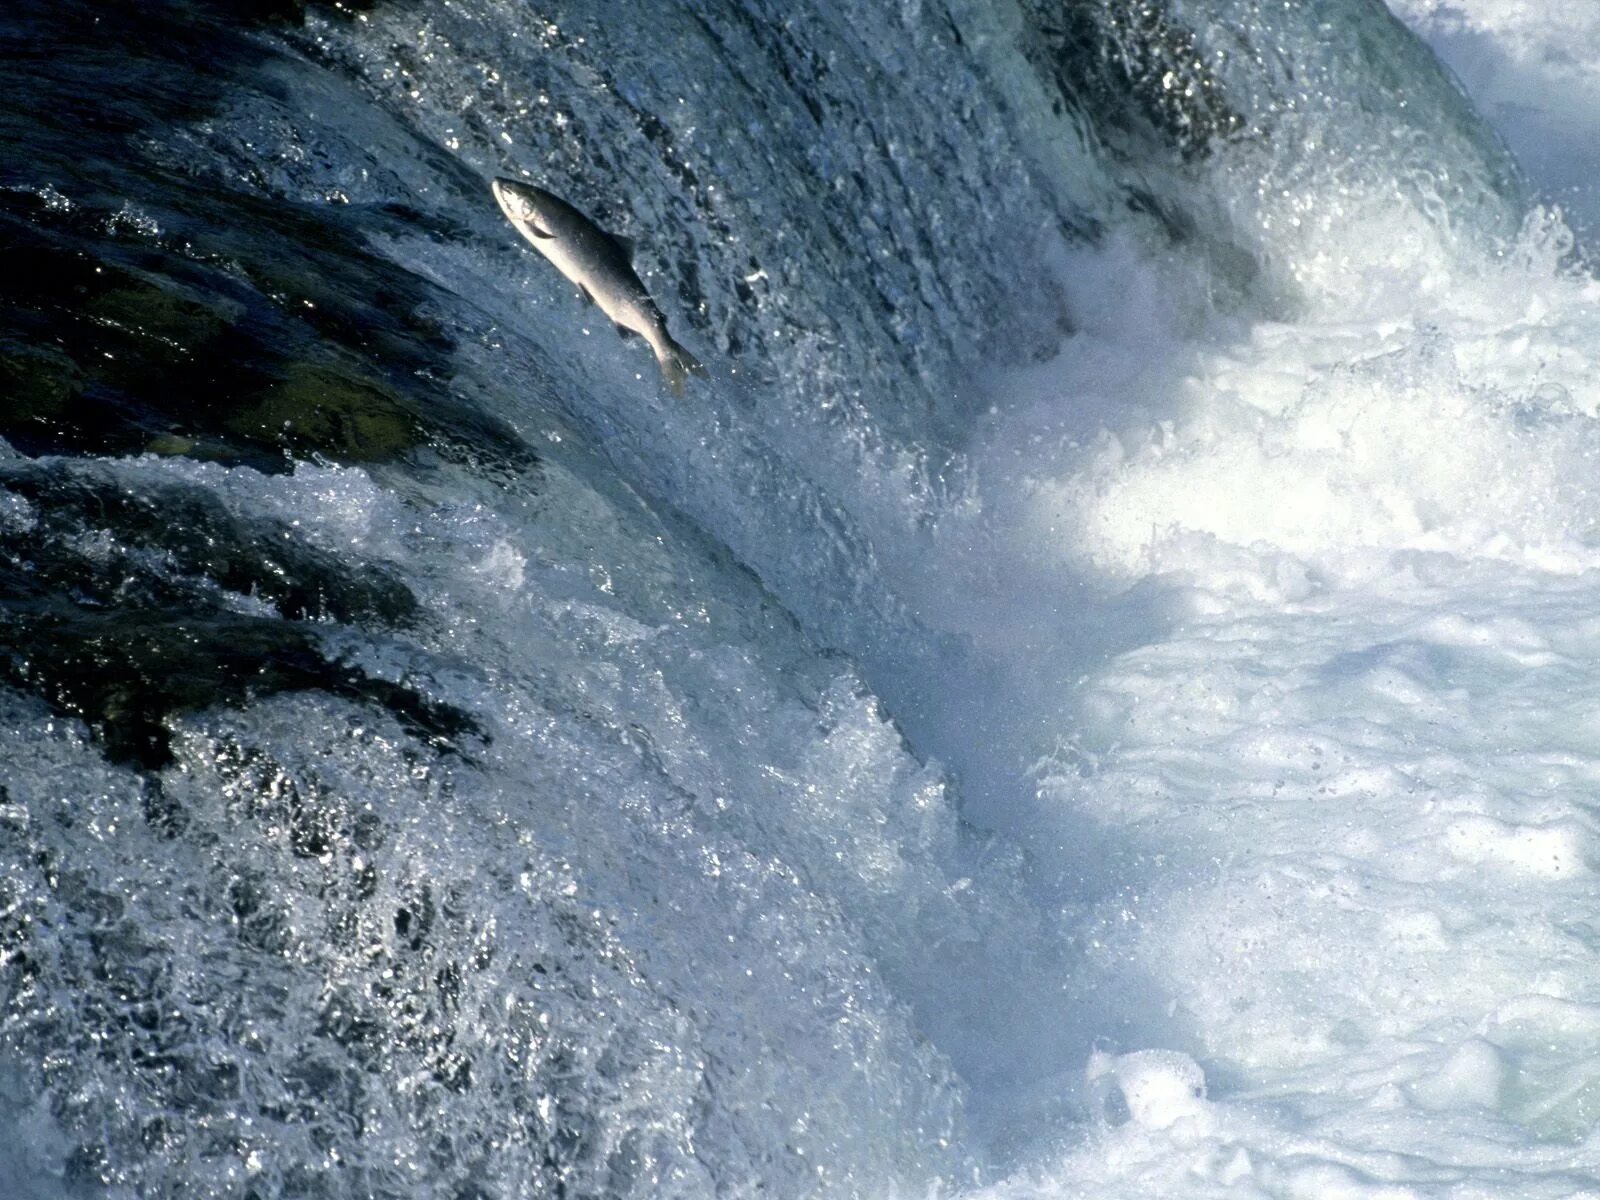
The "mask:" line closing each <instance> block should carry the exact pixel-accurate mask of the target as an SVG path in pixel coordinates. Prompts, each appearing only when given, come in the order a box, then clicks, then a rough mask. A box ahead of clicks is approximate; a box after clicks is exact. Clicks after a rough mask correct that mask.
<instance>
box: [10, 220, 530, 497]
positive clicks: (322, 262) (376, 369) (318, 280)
mask: <svg viewBox="0 0 1600 1200" xmlns="http://www.w3.org/2000/svg"><path fill="white" fill-rule="evenodd" d="M207 215H210V216H212V217H214V218H215V220H216V222H217V224H215V225H212V224H210V223H208V222H203V221H199V220H198V219H199V218H203V217H205V216H207ZM183 220H184V221H187V222H191V223H195V227H194V228H191V229H185V230H184V231H183V232H182V234H181V235H179V234H177V233H174V234H173V235H172V236H171V237H170V238H169V239H167V241H170V242H171V243H173V244H172V245H167V244H165V243H164V242H162V241H159V240H158V241H157V242H155V243H153V244H152V243H149V242H139V241H135V242H133V243H132V244H128V243H127V242H126V241H123V240H118V239H117V238H115V237H108V236H107V235H106V229H105V214H104V213H103V212H102V213H99V214H94V219H86V214H85V213H84V212H83V211H82V210H75V211H72V212H68V213H55V212H51V211H48V210H47V209H46V208H45V207H43V205H42V202H41V201H39V199H38V197H36V196H33V195H32V194H31V193H10V194H6V193H0V252H3V253H4V254H5V256H6V259H7V262H8V264H9V269H8V270H7V272H6V273H5V274H4V276H0V387H4V388H5V391H6V393H7V395H8V396H9V397H10V398H12V399H11V402H10V403H7V404H5V405H0V437H4V438H5V439H6V440H7V441H8V442H10V443H11V444H12V445H13V446H14V447H15V448H16V449H18V450H20V451H21V452H23V453H24V454H29V455H42V454H129V453H140V452H144V451H146V450H152V449H153V450H155V451H156V452H159V453H193V454H195V455H196V456H197V457H203V458H207V459H211V460H216V461H222V462H228V463H235V464H244V465H249V466H254V467H256V468H258V469H261V470H267V471H275V470H283V469H285V468H286V467H287V466H289V465H290V463H291V462H292V461H293V460H295V459H302V458H311V457H320V458H324V459H327V460H330V461H333V462H345V463H369V462H376V461H385V460H392V459H397V458H401V457H403V456H405V455H406V454H408V453H409V452H411V451H414V450H416V449H418V448H420V447H424V446H426V447H429V448H431V449H433V450H436V451H437V452H439V453H440V454H441V455H443V456H444V457H446V458H451V459H455V460H458V461H459V460H463V459H470V460H472V461H480V460H487V461H488V462H490V463H492V464H499V465H502V466H504V467H507V468H509V469H526V468H529V467H531V466H533V465H535V463H536V461H537V459H536V456H535V455H534V454H533V453H532V451H531V450H529V449H528V448H527V447H526V446H524V445H523V443H522V442H521V441H520V439H518V438H517V436H516V435H515V434H514V433H513V432H512V431H511V430H509V429H508V428H507V427H506V426H505V425H504V424H503V423H501V422H500V421H498V420H496V419H495V418H493V417H490V416H488V415H486V414H484V413H482V412H479V411H478V410H477V409H475V408H474V407H473V406H472V405H470V404H469V403H467V402H465V401H464V400H463V399H462V398H460V397H459V396H457V395H455V394H454V392H452V391H451V389H450V387H449V385H448V382H447V379H448V368H447V366H446V363H447V360H448V354H449V352H450V350H451V348H452V347H451V343H450V341H449V339H448V337H447V336H446V335H445V334H444V332H443V331H442V330H441V329H440V328H439V327H438V326H437V325H436V324H434V323H432V322H430V321H429V320H428V319H427V318H426V317H425V316H423V315H420V310H422V309H424V308H425V307H426V304H425V292H426V288H425V286H424V285H423V284H421V282H420V281H410V280H405V279H397V278H395V277H394V274H395V273H393V272H391V273H388V274H384V273H382V272H380V270H379V269H378V268H377V267H376V266H374V265H373V264H372V263H371V262H369V261H367V259H366V256H364V255H362V254H361V253H359V251H358V248H357V246H356V244H355V242H354V241H353V240H352V239H351V238H349V237H347V236H344V235H341V234H337V233H335V232H334V231H332V230H330V229H329V228H328V227H327V225H326V224H325V223H324V222H322V221H321V220H318V219H314V218H313V217H312V216H310V215H308V214H306V213H304V212H302V211H299V209H298V208H297V207H296V206H294V205H290V204H276V205H274V204H266V203H263V202H262V201H261V200H260V198H259V197H255V198H248V199H244V198H241V199H240V200H239V201H238V202H237V206H236V208H235V209H233V210H231V211H228V212H223V211H221V210H219V209H218V205H217V201H216V198H215V196H206V197H204V198H202V197H200V196H198V195H197V197H196V200H195V203H194V205H193V206H192V208H191V209H190V210H189V211H188V212H187V213H186V214H185V216H184V217H183ZM228 221H248V222H250V223H251V224H252V227H253V228H252V236H251V237H250V238H245V237H243V236H240V235H239V234H237V233H235V232H230V231H229V230H228V229H227V227H226V222H228ZM274 228H276V229H278V230H279V231H280V232H281V236H279V237H277V238H274V239H270V240H271V241H272V242H273V243H274V244H278V245H282V246H286V247H292V249H288V250H285V251H284V252H283V253H281V254H278V255H275V256H271V257H268V256H265V255H262V254H261V253H260V250H259V247H260V246H261V245H262V239H261V234H262V231H263V229H268V230H271V229H274ZM351 297H364V298H365V299H351Z"/></svg>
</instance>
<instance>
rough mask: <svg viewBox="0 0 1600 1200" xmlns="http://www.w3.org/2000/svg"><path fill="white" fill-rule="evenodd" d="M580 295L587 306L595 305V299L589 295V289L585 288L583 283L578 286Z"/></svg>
mask: <svg viewBox="0 0 1600 1200" xmlns="http://www.w3.org/2000/svg"><path fill="white" fill-rule="evenodd" d="M578 295H580V296H582V297H583V302H584V303H585V304H593V303H594V297H593V296H591V295H590V294H589V289H588V288H586V287H584V286H583V284H581V283H580V284H579V285H578Z"/></svg>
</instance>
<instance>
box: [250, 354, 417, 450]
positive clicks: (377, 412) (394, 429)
mask: <svg viewBox="0 0 1600 1200" xmlns="http://www.w3.org/2000/svg"><path fill="white" fill-rule="evenodd" d="M223 425H224V427H225V428H226V430H227V431H228V432H229V433H230V434H232V435H234V436H235V437H240V438H248V439H250V440H253V441H263V440H277V441H278V442H280V443H281V444H283V445H284V446H286V447H287V448H289V449H290V450H292V451H294V452H295V453H297V454H306V453H317V454H323V455H326V456H328V457H329V458H334V459H338V460H340V461H343V462H376V461H380V460H384V459H390V458H394V457H395V456H396V455H399V454H401V453H403V452H405V451H407V450H409V449H411V448H412V447H414V446H416V445H417V444H418V443H419V442H421V441H422V440H423V437H424V435H423V431H422V430H421V428H420V427H419V424H418V422H417V419H416V416H415V414H414V413H413V412H412V411H411V409H410V407H409V406H408V405H406V404H405V402H404V401H402V400H401V399H400V398H399V397H398V396H397V395H395V394H394V393H393V392H392V391H390V390H389V389H388V388H387V387H385V386H384V385H383V384H381V383H379V382H378V381H377V380H374V379H372V378H371V377H370V376H363V375H361V374H358V373H357V372H355V371H352V370H344V369H340V368H338V367H333V366H325V365H322V364H316V363H294V364H291V365H290V366H289V367H288V369H287V370H286V371H285V373H284V376H283V378H282V379H280V380H278V381H277V382H276V383H273V384H271V385H269V386H268V387H267V389H266V390H265V391H263V392H261V393H260V394H259V395H257V396H256V397H255V398H254V399H252V400H247V401H246V402H245V403H244V404H243V405H242V406H241V407H240V408H239V409H238V410H237V411H235V412H233V413H231V414H229V415H228V416H227V417H225V418H224V420H223Z"/></svg>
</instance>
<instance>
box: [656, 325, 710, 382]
mask: <svg viewBox="0 0 1600 1200" xmlns="http://www.w3.org/2000/svg"><path fill="white" fill-rule="evenodd" d="M656 361H657V362H658V363H660V364H661V378H662V379H664V380H666V382H667V386H668V387H669V388H671V389H672V394H673V395H674V396H681V395H683V385H684V384H685V383H686V382H687V381H688V379H689V376H691V375H698V376H700V377H701V378H702V379H703V378H705V374H706V369H705V367H703V366H701V365H700V360H699V359H697V358H696V357H695V356H694V355H692V354H690V353H689V352H688V351H687V350H685V349H684V348H683V347H682V346H680V345H678V343H677V342H675V341H673V340H672V339H671V338H665V339H663V340H662V344H661V345H660V346H659V347H658V348H657V349H656Z"/></svg>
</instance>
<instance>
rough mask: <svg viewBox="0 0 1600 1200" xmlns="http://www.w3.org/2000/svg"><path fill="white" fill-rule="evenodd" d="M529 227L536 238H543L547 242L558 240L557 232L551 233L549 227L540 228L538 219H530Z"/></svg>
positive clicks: (529, 230)
mask: <svg viewBox="0 0 1600 1200" xmlns="http://www.w3.org/2000/svg"><path fill="white" fill-rule="evenodd" d="M527 228H528V232H529V233H531V234H533V236H534V237H536V238H543V239H544V240H545V241H547V242H553V241H555V240H556V235H555V234H553V233H551V232H550V231H549V230H548V229H540V228H539V225H538V222H536V221H529V222H528V226H527Z"/></svg>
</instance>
